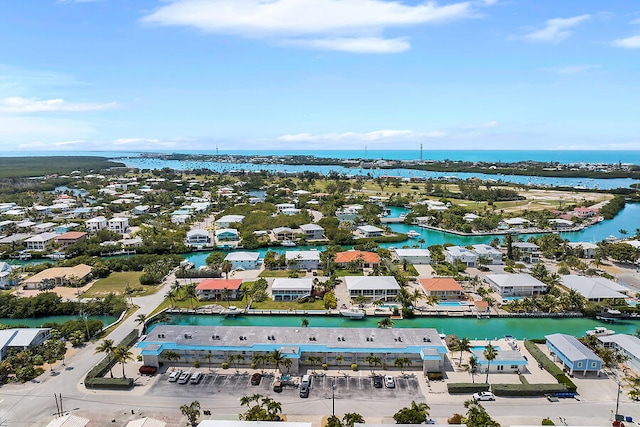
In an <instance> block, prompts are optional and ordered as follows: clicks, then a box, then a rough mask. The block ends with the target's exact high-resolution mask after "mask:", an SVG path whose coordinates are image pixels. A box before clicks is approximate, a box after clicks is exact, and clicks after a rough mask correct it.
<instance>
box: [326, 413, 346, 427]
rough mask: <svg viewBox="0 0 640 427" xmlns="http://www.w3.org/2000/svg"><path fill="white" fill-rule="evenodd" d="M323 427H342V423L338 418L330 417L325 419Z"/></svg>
mask: <svg viewBox="0 0 640 427" xmlns="http://www.w3.org/2000/svg"><path fill="white" fill-rule="evenodd" d="M324 427H344V423H343V422H342V421H340V418H338V417H336V416H335V415H331V416H330V417H329V418H327V423H326V424H325V426H324Z"/></svg>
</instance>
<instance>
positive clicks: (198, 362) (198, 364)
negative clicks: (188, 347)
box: [193, 360, 200, 369]
mask: <svg viewBox="0 0 640 427" xmlns="http://www.w3.org/2000/svg"><path fill="white" fill-rule="evenodd" d="M193 367H194V368H196V369H198V368H199V367H200V361H199V360H196V361H195V362H193Z"/></svg>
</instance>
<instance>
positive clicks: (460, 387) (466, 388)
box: [447, 383, 489, 394]
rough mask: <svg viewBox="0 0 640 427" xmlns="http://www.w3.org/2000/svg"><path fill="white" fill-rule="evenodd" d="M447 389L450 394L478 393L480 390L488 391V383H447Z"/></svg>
mask: <svg viewBox="0 0 640 427" xmlns="http://www.w3.org/2000/svg"><path fill="white" fill-rule="evenodd" d="M447 390H448V391H449V393H450V394H468V393H478V392H480V391H489V384H483V383H449V384H447Z"/></svg>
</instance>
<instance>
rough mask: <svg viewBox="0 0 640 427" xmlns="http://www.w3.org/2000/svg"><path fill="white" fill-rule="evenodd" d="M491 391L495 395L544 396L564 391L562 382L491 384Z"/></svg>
mask: <svg viewBox="0 0 640 427" xmlns="http://www.w3.org/2000/svg"><path fill="white" fill-rule="evenodd" d="M491 391H493V393H494V394H495V395H496V396H544V395H546V394H553V395H555V394H556V393H562V392H566V391H567V388H566V386H565V385H564V384H493V385H492V386H491Z"/></svg>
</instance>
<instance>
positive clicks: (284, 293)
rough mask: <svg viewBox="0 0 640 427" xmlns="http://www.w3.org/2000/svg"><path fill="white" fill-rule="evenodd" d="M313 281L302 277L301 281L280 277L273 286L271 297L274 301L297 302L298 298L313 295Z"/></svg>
mask: <svg viewBox="0 0 640 427" xmlns="http://www.w3.org/2000/svg"><path fill="white" fill-rule="evenodd" d="M312 290H313V279H312V278H311V277H308V278H307V277H302V278H299V279H291V278H283V277H278V278H276V279H274V281H273V284H272V285H271V295H272V297H273V300H274V301H295V300H297V299H298V298H302V297H305V296H309V295H311V292H312Z"/></svg>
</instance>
